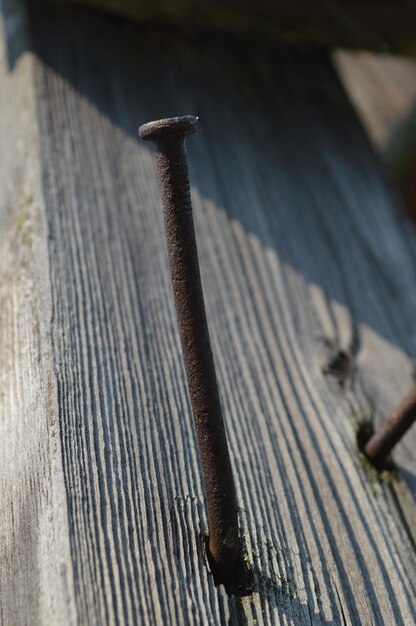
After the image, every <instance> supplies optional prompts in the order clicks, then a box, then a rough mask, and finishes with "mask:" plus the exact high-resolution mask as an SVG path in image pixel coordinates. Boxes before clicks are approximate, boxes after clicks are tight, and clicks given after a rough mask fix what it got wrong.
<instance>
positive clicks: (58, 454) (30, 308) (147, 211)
mask: <svg viewBox="0 0 416 626" xmlns="http://www.w3.org/2000/svg"><path fill="white" fill-rule="evenodd" d="M29 32H31V33H32V36H33V38H32V49H33V54H32V55H24V56H23V57H22V58H21V59H20V60H19V62H18V63H17V65H16V66H15V69H14V70H13V73H9V74H7V69H4V70H3V72H4V73H3V75H2V85H3V84H4V85H7V90H6V88H5V91H3V90H1V96H0V97H1V106H2V111H3V110H5V111H7V112H8V113H7V116H6V115H5V116H4V117H3V118H2V119H1V124H2V129H3V132H2V134H1V144H0V146H1V152H0V154H1V158H0V163H1V169H0V175H1V185H0V189H1V196H0V198H1V204H0V218H1V223H2V224H3V225H4V227H3V228H2V230H1V235H0V237H1V238H0V242H1V257H0V258H1V266H0V267H1V272H2V285H1V292H0V293H1V298H2V300H1V307H0V324H1V326H0V338H1V339H0V341H1V344H0V347H1V354H2V359H1V360H0V373H1V381H2V400H1V413H0V415H1V420H0V442H1V444H0V445H1V448H0V449H1V455H2V456H1V459H2V462H3V461H6V463H5V466H6V471H5V472H2V473H1V475H2V477H1V481H0V486H1V493H0V497H1V501H2V503H5V505H3V507H2V517H1V522H0V523H1V535H0V537H1V544H0V545H1V554H2V556H3V559H2V564H3V567H2V572H1V586H0V591H1V598H0V600H1V610H0V616H1V618H0V619H1V623H2V624H5V625H7V626H9V625H13V626H14V625H19V626H20V625H22V624H31V625H34V624H42V625H43V624H44V625H48V626H49V625H51V624H52V625H53V624H65V625H66V624H88V625H90V624H100V625H104V624H180V625H182V624H293V625H294V626H302V625H304V624H305V625H310V624H314V625H315V624H322V625H326V626H329V625H331V626H335V625H345V624H348V625H349V624H353V625H357V626H358V625H364V626H367V625H368V626H370V625H371V624H377V626H382V625H385V626H390V625H392V624H398V625H401V626H411V625H412V624H413V623H414V622H415V620H416V602H415V579H416V576H415V574H416V556H415V550H414V545H415V539H416V537H415V529H414V519H415V513H416V503H415V493H416V488H415V482H416V478H415V441H416V433H415V432H411V433H409V436H408V437H407V438H406V440H404V441H403V442H402V443H401V444H400V445H399V446H398V448H397V451H396V454H395V459H396V462H397V466H398V471H397V473H395V474H387V475H384V476H382V477H377V476H376V475H375V473H374V472H373V471H371V468H368V467H367V466H366V465H365V464H364V463H363V462H362V459H360V457H359V455H358V453H357V447H356V434H357V430H358V428H359V426H360V424H362V423H363V422H366V421H369V420H372V421H374V422H375V423H376V424H377V423H379V422H380V421H381V420H383V419H385V417H386V416H387V415H388V414H389V412H390V411H391V409H392V408H393V407H394V405H395V404H396V403H397V402H398V400H399V399H400V398H401V396H402V395H403V394H404V392H405V391H406V390H407V388H408V387H409V386H410V384H411V382H412V378H413V374H414V367H413V358H414V357H415V353H416V331H415V325H414V318H415V309H416V291H415V289H414V285H415V282H416V235H415V232H414V230H413V229H412V227H411V226H410V225H409V224H408V223H407V222H406V221H405V219H404V217H403V213H402V211H401V208H400V207H399V206H398V205H397V204H396V201H395V197H394V194H393V193H392V190H391V189H390V188H389V187H388V186H387V185H386V183H385V182H384V181H383V177H382V173H381V170H380V167H379V164H378V162H377V160H376V158H375V157H374V155H373V153H372V151H371V149H370V147H369V145H368V142H367V140H366V138H365V135H364V133H363V132H362V130H361V128H360V127H359V124H358V122H357V120H356V119H355V117H354V115H353V113H352V110H351V107H350V105H349V103H348V101H347V99H346V97H345V95H344V93H343V91H342V88H341V87H340V84H339V82H338V80H337V78H336V75H335V73H334V71H333V69H332V67H331V65H330V62H329V61H328V59H327V58H326V57H325V56H323V55H318V54H316V53H311V52H308V51H303V52H302V51H294V50H288V49H274V50H266V49H260V48H258V49H256V52H255V54H254V53H253V51H252V50H249V49H247V48H245V46H244V45H239V44H238V43H237V42H234V43H231V42H229V43H228V44H227V45H225V44H221V43H214V42H211V41H199V42H185V41H182V42H179V41H178V40H177V39H176V38H175V37H174V36H172V37H170V36H169V35H168V34H167V33H164V34H163V35H162V36H156V35H152V34H151V33H144V32H141V31H136V30H134V29H133V28H132V27H125V26H123V25H122V24H118V23H117V24H111V23H107V22H106V21H104V20H100V19H98V18H92V17H91V18H88V17H87V16H84V15H83V14H82V13H80V14H74V15H71V14H67V15H62V17H59V14H56V15H53V14H51V16H50V17H47V16H46V15H42V16H40V17H37V18H35V17H34V18H33V19H32V21H31V23H30V28H29ZM109 42H111V45H110V44H109ZM3 61H4V59H3ZM3 65H4V63H3ZM32 81H33V82H32ZM184 113H193V114H197V115H199V116H200V129H199V131H198V133H197V135H195V136H194V137H192V138H190V139H189V142H188V155H189V166H190V176H191V182H192V194H193V202H194V212H195V220H196V228H197V237H198V241H199V246H200V261H201V270H202V277H203V285H204V289H205V294H206V306H207V314H208V318H209V324H210V329H211V335H212V343H213V351H214V355H215V360H216V364H217V371H218V378H219V385H220V389H221V394H222V400H223V405H224V411H225V416H226V423H227V428H228V435H229V442H230V448H231V456H232V463H233V466H234V470H235V477H236V483H237V490H238V499H239V503H240V507H241V509H240V519H241V526H242V542H243V546H244V555H245V559H246V562H247V566H248V568H249V569H250V571H251V574H252V581H251V584H252V594H251V595H249V596H247V597H245V598H236V597H234V596H231V597H228V596H227V595H226V593H225V591H224V589H223V588H218V589H217V588H215V586H214V584H213V581H212V576H211V575H210V574H209V572H208V571H207V568H206V563H205V560H204V554H203V535H204V533H205V532H206V515H205V509H204V494H203V485H202V481H201V473H200V467H199V463H198V455H197V450H196V438H195V433H194V430H193V425H192V417H191V413H190V407H189V401H188V397H187V391H186V384H185V376H184V370H183V363H182V358H181V352H180V346H179V338H178V335H177V329H176V323H175V314H174V308H173V299H172V294H171V288H170V278H169V272H168V266H167V254H166V249H165V242H164V232H163V222H162V214H161V210H160V200H159V193H158V189H157V182H156V172H155V162H154V155H153V153H152V149H151V148H150V147H149V146H148V145H147V144H144V143H140V142H139V140H138V138H137V127H138V125H139V124H140V123H142V122H145V121H148V120H150V119H152V118H156V117H159V116H166V115H176V114H178V115H180V114H184ZM16 119H18V120H19V121H20V123H17V124H16V123H13V121H14V120H16ZM6 155H7V158H6ZM25 155H26V156H25ZM22 190H23V191H24V193H22ZM22 206H23V213H20V211H21V210H22V209H21V207H22ZM19 216H20V217H19ZM344 353H345V354H344ZM343 354H344V356H343ZM337 355H338V357H340V355H341V358H338V361H336V360H335V359H334V357H336V356H337ZM337 363H338V367H336V364H337ZM324 371H326V372H328V371H329V373H326V374H325V373H324Z"/></svg>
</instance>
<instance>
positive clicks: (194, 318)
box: [139, 115, 238, 584]
mask: <svg viewBox="0 0 416 626" xmlns="http://www.w3.org/2000/svg"><path fill="white" fill-rule="evenodd" d="M196 126H197V118H196V117H194V116H191V115H188V116H184V117H174V118H168V119H162V120H157V121H154V122H149V123H148V124H144V125H143V126H141V127H140V128H139V134H140V137H141V138H142V139H144V140H150V141H152V142H153V143H154V144H155V146H156V161H157V170H158V175H159V183H160V189H161V195H162V205H163V214H164V220H165V230H166V239H167V247H168V252H169V264H170V272H171V278H172V286H173V294H174V299H175V307H176V314H177V319H178V326H179V334H180V338H181V344H182V352H183V357H184V361H185V370H186V377H187V381H188V389H189V395H190V398H191V404H192V412H193V417H194V422H195V429H196V433H197V437H198V446H199V453H200V457H201V465H202V471H203V474H204V482H205V491H206V497H207V506H208V523H209V542H208V558H209V561H210V566H211V569H212V572H213V575H214V579H215V582H216V583H217V584H218V583H226V582H227V581H228V579H229V578H230V575H231V573H232V571H233V569H234V566H235V563H236V559H237V554H238V514H237V501H236V493H235V486H234V479H233V474H232V469H231V462H230V456H229V451H228V445H227V439H226V434H225V427H224V420H223V415H222V409H221V402H220V396H219V391H218V385H217V378H216V374H215V367H214V359H213V355H212V350H211V343H210V338H209V332H208V325H207V319H206V314H205V306H204V298H203V293H202V284H201V276H200V271H199V262H198V252H197V245H196V237H195V229H194V221H193V216H192V204H191V194H190V189H189V181H188V167H187V161H186V152H185V138H186V137H187V136H188V135H190V134H192V133H194V132H195V130H196Z"/></svg>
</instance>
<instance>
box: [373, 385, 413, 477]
mask: <svg viewBox="0 0 416 626" xmlns="http://www.w3.org/2000/svg"><path fill="white" fill-rule="evenodd" d="M415 420H416V385H414V386H413V387H412V389H411V390H410V391H409V393H408V394H407V395H406V396H405V398H404V399H403V400H402V401H401V402H400V404H399V406H398V407H397V408H396V409H395V410H394V411H393V413H392V414H391V415H390V417H389V418H388V419H387V420H386V421H385V422H384V424H383V425H382V427H381V428H380V430H379V431H378V432H376V433H374V434H373V435H372V436H371V437H370V438H369V439H368V440H367V442H366V443H365V444H364V446H363V452H364V454H365V456H366V457H367V459H368V460H369V461H370V463H372V464H373V465H374V467H376V468H377V469H382V468H383V466H384V464H385V462H386V458H387V456H388V455H389V454H390V452H391V451H392V449H393V448H394V446H395V445H396V443H397V442H398V441H399V440H400V439H401V438H402V437H403V435H404V434H405V433H406V432H407V431H408V430H409V428H410V427H411V426H412V424H413V423H414V422H415Z"/></svg>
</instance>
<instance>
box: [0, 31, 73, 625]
mask: <svg viewBox="0 0 416 626" xmlns="http://www.w3.org/2000/svg"><path fill="white" fill-rule="evenodd" d="M34 111H35V98H34V90H33V62H32V61H31V59H30V58H28V56H27V55H26V56H25V57H23V58H22V59H20V61H19V63H18V66H17V67H16V69H15V71H14V72H13V73H9V72H8V70H7V63H6V50H5V46H4V40H3V39H2V38H0V112H1V114H0V502H1V506H0V510H1V513H0V563H1V568H0V570H1V571H0V623H1V624H2V626H9V625H10V626H12V625H15V624H16V625H20V624H45V625H46V624H70V623H74V619H73V617H72V616H74V610H75V604H74V599H75V594H74V574H73V571H72V558H71V554H70V545H69V544H70V536H71V535H70V531H69V527H68V518H67V505H66V500H67V495H66V487H65V482H64V475H63V471H62V458H61V450H60V427H59V422H58V412H57V407H58V398H57V386H56V375H55V372H54V362H53V354H52V343H51V316H52V302H51V290H50V280H49V262H48V247H47V242H48V239H47V238H48V230H49V228H48V225H47V222H46V219H45V208H44V205H43V197H42V190H41V173H40V163H39V159H38V148H39V141H38V126H37V123H36V120H35V115H34Z"/></svg>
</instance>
